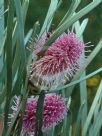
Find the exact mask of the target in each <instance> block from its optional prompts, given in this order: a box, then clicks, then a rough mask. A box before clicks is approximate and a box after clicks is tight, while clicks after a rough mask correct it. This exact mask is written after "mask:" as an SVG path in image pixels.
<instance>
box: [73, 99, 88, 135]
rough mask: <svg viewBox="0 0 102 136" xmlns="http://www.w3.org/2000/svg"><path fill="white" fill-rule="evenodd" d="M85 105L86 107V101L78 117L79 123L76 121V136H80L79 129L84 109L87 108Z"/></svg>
mask: <svg viewBox="0 0 102 136" xmlns="http://www.w3.org/2000/svg"><path fill="white" fill-rule="evenodd" d="M85 105H86V103H85V101H84V102H83V103H81V106H80V108H79V111H78V115H77V121H76V127H75V131H74V136H78V132H79V129H80V126H81V118H82V117H83V116H82V113H83V110H84V107H86V106H85Z"/></svg>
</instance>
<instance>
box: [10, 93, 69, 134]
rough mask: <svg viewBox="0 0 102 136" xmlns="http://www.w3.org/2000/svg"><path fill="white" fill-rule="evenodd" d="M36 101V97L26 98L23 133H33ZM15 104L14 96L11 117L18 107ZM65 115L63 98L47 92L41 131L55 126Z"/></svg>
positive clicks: (65, 108)
mask: <svg viewBox="0 0 102 136" xmlns="http://www.w3.org/2000/svg"><path fill="white" fill-rule="evenodd" d="M37 101H38V97H35V98H28V100H27V105H26V109H25V115H24V118H23V126H22V132H23V133H28V134H34V131H35V120H36V106H37ZM17 104H18V98H16V106H12V109H13V114H11V115H12V116H11V118H13V117H14V115H15V112H16V111H17V109H18V106H17ZM15 107H16V110H15ZM66 115H67V107H66V104H65V99H64V98H63V97H61V96H59V95H56V94H47V95H46V96H45V99H44V110H43V126H42V131H43V132H45V131H46V130H47V129H49V128H51V127H53V126H55V125H56V124H58V123H59V122H61V121H62V120H63V119H64V117H65V116H66Z"/></svg>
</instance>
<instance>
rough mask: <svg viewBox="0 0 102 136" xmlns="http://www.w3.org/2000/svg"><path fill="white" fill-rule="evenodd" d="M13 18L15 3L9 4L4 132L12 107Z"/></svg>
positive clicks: (11, 1)
mask: <svg viewBox="0 0 102 136" xmlns="http://www.w3.org/2000/svg"><path fill="white" fill-rule="evenodd" d="M13 17H14V1H13V0H10V2H9V11H8V20H7V37H6V41H5V45H6V50H5V52H6V64H7V65H6V66H7V89H6V105H5V120H4V131H3V132H5V130H6V129H7V122H8V111H9V107H10V106H9V105H10V98H11V92H12V31H13V27H12V26H13Z"/></svg>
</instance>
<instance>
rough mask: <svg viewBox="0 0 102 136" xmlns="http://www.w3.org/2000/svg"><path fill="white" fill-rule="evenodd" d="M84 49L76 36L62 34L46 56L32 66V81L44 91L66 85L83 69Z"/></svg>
mask: <svg viewBox="0 0 102 136" xmlns="http://www.w3.org/2000/svg"><path fill="white" fill-rule="evenodd" d="M84 48H85V45H84V43H83V42H82V41H81V40H80V39H79V38H78V37H77V36H76V34H74V33H72V32H71V33H68V34H66V33H64V34H62V35H61V36H60V37H59V38H57V40H55V42H54V43H52V45H51V46H50V47H49V48H48V50H47V51H46V52H45V54H44V56H43V57H42V58H41V59H39V60H37V61H36V62H34V63H33V64H32V68H31V76H30V80H31V81H32V83H33V84H34V85H35V86H40V87H41V88H42V89H49V88H51V87H55V88H56V87H57V86H58V85H60V84H63V83H65V82H66V79H67V80H70V79H71V78H72V77H73V75H74V74H75V73H76V71H78V69H80V68H82V64H84V61H85V57H84Z"/></svg>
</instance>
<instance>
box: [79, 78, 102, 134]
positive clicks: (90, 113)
mask: <svg viewBox="0 0 102 136" xmlns="http://www.w3.org/2000/svg"><path fill="white" fill-rule="evenodd" d="M101 94H102V81H101V83H100V85H99V88H98V90H97V93H96V96H95V98H94V101H93V103H92V106H91V108H90V111H89V114H88V116H87V119H86V122H85V124H84V127H83V130H82V136H86V134H87V131H88V127H89V125H90V122H91V119H92V116H93V114H94V111H95V108H96V105H97V103H98V100H99V99H100V96H101ZM101 115H102V114H101ZM101 122H102V121H101Z"/></svg>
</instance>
